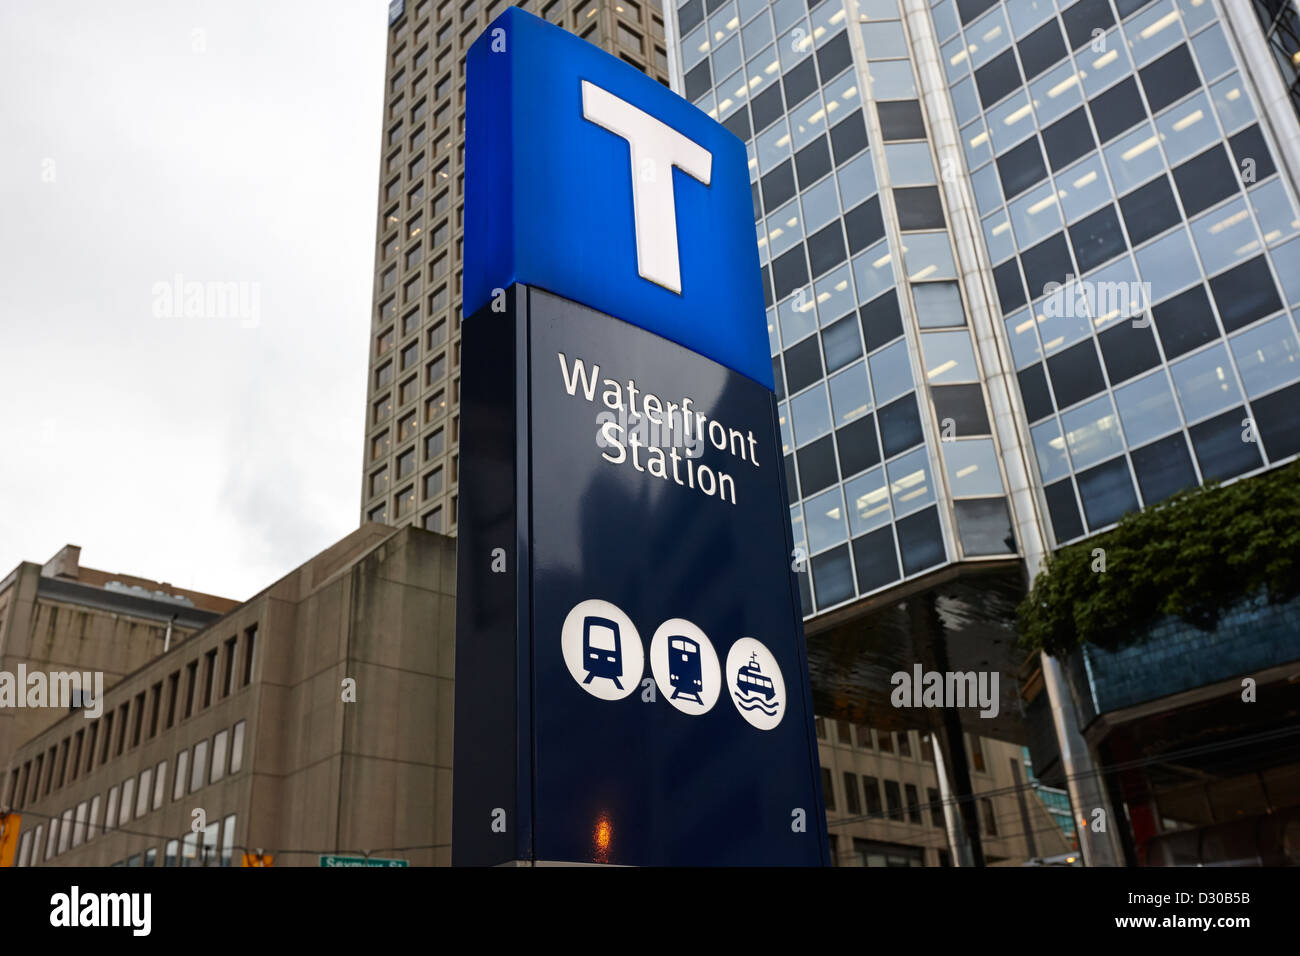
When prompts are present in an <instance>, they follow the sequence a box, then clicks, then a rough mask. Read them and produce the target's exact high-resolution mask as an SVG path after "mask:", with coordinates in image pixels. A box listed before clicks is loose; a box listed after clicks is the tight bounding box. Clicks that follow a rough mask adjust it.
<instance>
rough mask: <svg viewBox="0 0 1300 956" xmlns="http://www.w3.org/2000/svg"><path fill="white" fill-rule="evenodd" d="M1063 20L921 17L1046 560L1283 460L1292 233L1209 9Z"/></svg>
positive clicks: (997, 10) (958, 10)
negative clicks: (998, 316)
mask: <svg viewBox="0 0 1300 956" xmlns="http://www.w3.org/2000/svg"><path fill="white" fill-rule="evenodd" d="M1059 7H1060V9H1059V12H1058V11H1057V9H1054V8H1053V7H1052V6H1051V5H1050V4H1044V3H1038V4H1026V3H1014V4H1013V3H1008V4H997V5H989V4H977V5H974V6H972V5H968V4H956V5H954V4H953V3H952V2H951V0H942V2H939V3H936V4H934V5H933V6H932V8H931V14H932V22H933V24H934V29H935V34H936V36H937V40H938V42H939V44H940V46H941V50H942V60H943V64H944V68H945V70H946V73H947V83H948V86H949V92H950V97H951V106H952V110H953V114H954V116H955V118H956V121H957V123H958V124H959V127H960V133H961V137H962V143H963V151H964V153H965V161H966V164H967V166H968V172H969V174H970V177H971V183H972V186H973V192H974V196H975V201H976V206H977V208H978V213H979V215H980V217H981V220H982V230H981V231H982V234H983V238H984V243H985V247H986V248H987V250H988V254H989V259H990V261H991V262H992V264H993V275H994V280H995V285H996V292H997V299H998V304H999V305H1000V308H1001V313H1002V321H1003V323H1004V326H1005V332H1006V337H1007V339H1008V341H1009V343H1010V352H1011V355H1012V358H1013V361H1014V364H1015V369H1016V375H1017V381H1018V385H1019V389H1020V392H1021V398H1022V400H1023V404H1024V408H1025V412H1026V415H1027V417H1028V419H1029V424H1030V429H1031V433H1032V436H1033V446H1034V458H1035V464H1036V465H1037V468H1038V472H1039V475H1038V477H1039V481H1040V483H1041V485H1042V486H1043V498H1044V501H1045V504H1046V506H1047V511H1048V514H1049V517H1050V524H1051V527H1052V530H1053V533H1054V536H1055V538H1056V542H1057V544H1063V543H1065V542H1068V541H1072V540H1075V539H1078V538H1080V537H1082V536H1084V535H1087V534H1091V533H1094V532H1097V531H1100V530H1103V529H1105V528H1107V527H1109V526H1111V525H1112V524H1114V522H1116V521H1117V520H1118V519H1119V518H1120V517H1121V516H1122V515H1123V514H1125V513H1126V512H1129V511H1134V510H1137V509H1138V508H1141V507H1146V506H1150V505H1153V504H1156V503H1158V502H1160V501H1162V500H1164V499H1165V498H1167V497H1169V496H1170V495H1172V494H1174V493H1175V492H1177V491H1179V490H1181V489H1184V488H1188V487H1194V486H1196V485H1199V484H1201V483H1203V482H1206V481H1211V480H1223V479H1227V478H1234V477H1237V476H1240V475H1244V474H1248V473H1250V472H1253V471H1256V470H1258V469H1261V468H1264V467H1266V466H1268V465H1271V464H1273V463H1275V462H1277V461H1280V460H1282V459H1285V458H1287V457H1289V456H1290V455H1293V454H1295V453H1296V452H1297V451H1300V435H1298V434H1297V432H1296V430H1295V429H1294V427H1293V426H1292V425H1291V423H1290V421H1291V413H1290V412H1289V411H1287V409H1290V408H1294V407H1295V406H1296V403H1297V402H1300V382H1298V381H1297V380H1298V379H1300V363H1297V361H1296V358H1295V356H1296V355H1297V354H1298V353H1300V337H1298V336H1297V330H1296V321H1295V311H1294V310H1295V308H1296V307H1297V306H1298V305H1300V279H1297V278H1296V277H1297V276H1300V235H1297V233H1300V218H1298V217H1297V214H1296V203H1295V197H1294V195H1293V190H1292V187H1291V185H1290V184H1289V183H1288V182H1287V181H1286V180H1285V178H1284V177H1283V176H1281V175H1280V174H1279V172H1278V170H1277V164H1276V161H1275V159H1274V157H1275V156H1276V148H1275V146H1274V144H1272V143H1271V142H1270V139H1269V135H1268V133H1267V132H1266V131H1265V129H1264V126H1263V124H1261V123H1260V119H1259V109H1258V106H1257V104H1256V103H1255V102H1254V101H1253V98H1252V94H1251V84H1250V83H1248V82H1247V81H1246V80H1245V79H1244V74H1247V73H1249V72H1250V70H1251V68H1252V65H1251V64H1248V63H1244V62H1243V61H1242V58H1241V56H1240V53H1239V51H1237V50H1236V49H1235V48H1234V43H1233V40H1232V37H1231V34H1230V32H1229V31H1228V30H1226V29H1225V24H1224V23H1222V22H1221V21H1220V19H1219V17H1218V11H1217V8H1216V6H1215V5H1214V4H1213V3H1210V2H1207V0H1156V2H1152V3H1134V2H1119V3H1116V4H1115V5H1114V6H1112V5H1111V4H1109V3H1104V2H1093V0H1080V2H1076V3H1061V4H1060V5H1059ZM1293 19H1294V18H1292V20H1293ZM1270 22H1271V21H1270ZM1060 283H1064V288H1063V289H1062V288H1061V287H1060V286H1059V285H1058V284H1060ZM1247 433H1249V434H1250V436H1251V437H1250V438H1249V439H1248V440H1242V435H1243V434H1247Z"/></svg>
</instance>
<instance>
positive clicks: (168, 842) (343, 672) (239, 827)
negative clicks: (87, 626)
mask: <svg viewBox="0 0 1300 956" xmlns="http://www.w3.org/2000/svg"><path fill="white" fill-rule="evenodd" d="M454 579H455V546H454V543H453V542H452V541H451V540H450V539H448V538H445V537H442V536H439V535H432V534H428V533H426V532H424V531H421V530H418V529H415V528H409V527H408V528H405V529H394V528H391V527H386V526H383V525H376V524H366V525H364V526H362V527H361V528H360V529H359V530H357V531H355V532H353V533H352V534H350V535H348V536H347V537H346V538H344V539H343V540H342V541H340V542H338V543H337V544H335V545H334V546H333V547H331V548H329V549H328V550H326V551H324V552H322V553H321V554H319V555H317V556H316V557H315V558H313V559H312V560H310V561H308V562H307V563H306V564H304V565H303V566H302V567H300V568H298V569H297V570H295V571H293V572H292V573H290V574H289V575H287V576H286V577H284V578H283V579H281V580H280V581H278V582H276V583H275V584H273V585H272V586H271V587H269V588H267V589H266V590H265V591H263V592H262V593H261V594H259V595H257V596H256V597H254V598H253V599H251V600H250V601H248V602H246V603H244V604H242V605H239V606H237V607H234V608H233V609H232V610H230V612H229V613H227V614H225V615H224V616H221V617H220V618H219V619H216V620H214V621H211V622H210V623H208V624H207V625H206V626H204V627H203V628H201V629H199V630H197V632H191V633H189V634H187V635H185V636H184V638H183V639H180V640H175V641H174V642H173V644H172V646H171V648H170V650H168V651H167V652H166V653H164V654H161V655H160V656H159V655H153V656H152V658H151V659H149V660H148V661H147V662H145V663H143V664H141V665H139V666H136V667H135V668H134V669H133V670H131V672H130V673H128V674H126V675H125V676H124V677H123V678H122V679H121V680H119V681H117V682H116V683H115V684H114V686H113V687H112V688H111V689H110V690H109V691H107V693H106V699H105V701H104V706H103V715H102V716H101V717H100V718H99V719H97V720H88V719H86V717H85V716H84V715H83V714H82V713H80V712H78V711H74V712H72V713H69V714H66V715H63V716H60V715H58V714H53V715H50V717H51V718H52V719H51V720H49V721H47V726H46V727H45V728H44V729H43V730H42V731H41V732H39V733H37V734H35V735H34V736H33V737H32V738H31V739H30V740H27V741H26V742H25V743H23V744H22V745H21V746H19V747H17V748H16V749H15V750H14V751H13V753H12V755H7V757H6V759H4V761H3V764H2V765H3V767H4V777H3V784H2V785H0V801H2V805H3V806H5V807H8V808H9V809H11V810H12V811H13V812H15V813H18V814H20V815H21V831H20V835H19V838H18V839H19V842H18V848H17V858H16V865H18V866H35V865H42V866H45V865H77V866H105V865H114V864H125V865H129V866H137V865H139V866H154V865H159V866H196V865H213V866H216V865H220V866H229V865H232V864H233V865H239V864H240V861H241V858H242V854H243V853H244V852H246V851H247V852H258V851H263V852H265V853H267V854H271V855H272V857H273V860H274V865H275V866H286V865H288V866H316V865H318V856H319V855H320V854H334V853H342V854H348V853H349V851H351V852H353V853H355V854H356V855H361V854H363V853H365V852H367V851H370V852H375V853H377V854H378V855H383V856H388V857H395V858H401V859H406V860H409V861H410V862H411V863H412V864H413V865H430V864H437V863H442V864H446V863H449V862H450V859H451V850H450V840H451V757H452V754H451V748H452V680H451V675H452V667H453V653H454V648H455V642H454V630H455V623H454V622H455V613H454V600H455V599H454V596H453V595H454Z"/></svg>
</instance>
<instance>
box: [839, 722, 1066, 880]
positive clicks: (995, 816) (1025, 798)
mask: <svg viewBox="0 0 1300 956" xmlns="http://www.w3.org/2000/svg"><path fill="white" fill-rule="evenodd" d="M817 746H818V751H819V754H820V757H821V765H822V794H823V799H824V801H825V805H826V822H827V825H828V828H829V830H830V841H831V860H832V864H833V865H834V866H848V867H854V866H857V867H863V866H868V867H875V866H952V865H953V859H952V852H951V842H950V838H949V835H948V828H949V826H950V825H951V821H950V819H949V817H950V815H951V814H953V813H955V812H956V810H957V808H956V806H955V804H954V803H953V800H952V798H951V796H946V795H945V794H944V790H943V788H944V784H943V782H942V781H941V780H940V777H939V772H938V769H937V768H936V764H935V755H934V748H933V744H932V739H931V736H930V735H929V734H927V733H924V732H917V731H912V730H901V731H892V732H891V731H887V730H881V729H880V728H873V727H868V726H867V725H865V724H858V725H854V724H852V723H850V722H849V721H847V720H827V719H825V718H821V717H819V718H817ZM965 747H966V750H967V756H968V759H969V761H970V764H971V768H972V777H973V780H974V783H975V786H976V788H977V789H976V790H975V791H974V792H973V793H972V795H971V797H970V798H969V799H970V800H971V802H972V803H973V805H974V809H975V818H976V819H977V820H978V821H979V823H978V827H979V834H980V838H981V841H982V844H983V848H984V860H985V863H986V864H987V865H990V866H998V865H1008V866H1016V865H1024V864H1025V863H1028V862H1029V861H1032V860H1042V859H1049V858H1056V857H1060V856H1063V855H1066V854H1068V853H1069V852H1070V851H1071V850H1073V849H1076V847H1075V846H1074V843H1073V839H1072V838H1073V834H1072V833H1070V834H1067V833H1066V832H1065V831H1063V830H1062V828H1061V826H1060V823H1059V821H1058V820H1057V819H1056V817H1055V815H1054V814H1053V812H1052V808H1051V807H1050V806H1049V805H1048V804H1047V803H1046V802H1045V800H1044V797H1043V794H1042V792H1041V791H1039V790H1038V789H1036V788H1027V787H1025V786H1024V784H1025V783H1026V780H1027V776H1026V774H1027V771H1028V769H1029V768H1028V765H1027V763H1026V757H1025V754H1024V753H1023V752H1022V748H1020V747H1017V746H1016V745H1014V744H1009V743H1006V742H1005V741H1000V740H995V739H992V738H986V737H978V736H971V735H970V734H966V735H965ZM1066 816H1067V818H1068V816H1069V812H1068V810H1067V811H1066Z"/></svg>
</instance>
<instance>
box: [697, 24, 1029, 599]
mask: <svg viewBox="0 0 1300 956" xmlns="http://www.w3.org/2000/svg"><path fill="white" fill-rule="evenodd" d="M860 6H862V5H861V4H860ZM810 7H811V9H810ZM860 12H862V13H864V14H867V20H868V22H865V23H861V24H853V25H850V24H849V23H848V17H847V15H846V13H845V8H844V6H843V4H842V3H839V2H837V0H823V2H821V3H813V4H808V3H805V2H803V0H776V2H774V3H771V4H768V3H761V2H753V0H746V2H739V3H730V4H721V5H718V4H712V5H710V4H703V3H699V2H696V0H688V2H686V3H684V4H679V5H678V7H677V19H678V27H679V33H680V35H681V37H682V40H681V43H680V46H679V49H680V55H681V58H682V63H681V65H682V72H683V78H684V79H683V88H684V92H685V94H686V96H687V97H688V99H690V100H691V101H692V102H694V103H695V104H696V105H697V106H698V107H699V108H700V109H702V110H704V111H705V112H707V113H709V115H711V116H714V117H715V118H717V119H718V120H719V121H720V122H722V123H723V124H724V125H725V126H727V127H728V129H730V130H731V131H732V132H733V133H735V134H736V135H737V136H738V137H740V138H741V139H743V140H745V141H746V146H747V151H748V159H749V172H750V179H751V184H752V186H751V192H752V198H753V212H754V219H755V232H756V239H757V243H758V249H759V260H760V264H761V266H762V270H763V285H764V296H765V301H766V305H767V307H768V314H767V318H768V333H769V341H770V345H771V351H772V358H773V372H774V378H775V380H776V385H777V398H778V402H779V405H778V409H779V419H778V420H779V424H780V429H781V438H782V445H783V451H784V453H785V466H786V475H787V482H788V486H789V488H790V493H791V494H790V496H791V499H792V507H791V527H792V530H793V533H794V538H795V544H796V546H797V547H799V548H801V549H803V550H804V552H805V553H807V554H808V555H809V562H808V568H807V573H805V574H801V575H800V576H799V580H800V585H801V597H802V603H803V609H804V612H805V614H809V613H812V612H813V611H815V610H822V609H826V608H829V607H833V606H835V605H837V604H841V603H845V602H847V601H851V600H854V599H856V597H858V596H859V595H862V594H866V593H870V592H873V591H877V590H880V589H882V588H884V587H887V586H889V585H891V584H893V583H894V582H896V581H898V580H900V579H902V578H904V577H910V576H912V575H916V574H920V573H923V572H925V571H926V570H928V569H930V568H933V567H934V566H935V565H937V564H939V563H942V562H943V561H945V560H948V558H949V553H950V552H949V547H948V545H947V544H946V543H945V540H944V535H943V532H942V530H941V521H940V518H939V502H938V499H937V496H936V492H935V488H936V482H937V481H938V480H939V479H938V477H937V476H936V474H935V467H934V465H933V464H932V461H933V457H934V456H933V454H932V453H931V452H930V451H928V450H927V448H926V445H925V434H926V429H925V426H924V424H923V416H926V415H927V414H928V409H927V403H928V402H929V400H930V392H929V389H928V388H927V385H928V383H926V382H925V381H924V380H923V378H922V377H921V375H919V374H918V373H917V372H916V371H914V368H915V365H914V363H913V362H912V361H911V358H910V356H911V352H912V350H913V349H912V346H910V345H909V340H908V337H907V336H908V332H909V331H910V330H909V328H908V326H909V325H910V317H909V316H910V313H911V311H912V310H911V309H910V303H909V302H908V301H907V300H906V299H905V298H904V296H905V295H906V289H907V286H906V284H904V285H903V286H902V288H901V290H900V285H899V283H900V281H901V279H902V278H903V277H904V276H907V277H910V278H912V279H913V280H914V281H916V282H918V283H924V284H925V286H924V290H923V292H924V293H925V296H926V302H927V308H926V309H925V310H924V315H925V316H926V318H927V319H929V320H932V321H933V323H934V325H933V327H935V328H952V329H954V330H956V329H964V325H965V318H964V312H963V309H962V307H961V301H960V295H959V294H958V293H957V292H956V272H955V268H954V266H953V265H952V254H951V250H950V248H949V242H948V238H947V234H946V231H943V230H945V229H946V222H945V221H944V219H943V216H942V211H941V209H939V202H938V198H937V193H938V190H937V185H936V184H937V178H936V175H935V172H936V167H935V163H934V161H933V159H932V157H931V155H930V149H929V145H928V143H927V142H926V140H925V128H924V124H923V123H922V122H921V121H920V108H919V106H918V104H917V90H916V81H915V77H914V75H913V71H912V67H911V63H910V61H909V60H908V59H907V57H908V46H907V44H906V43H905V42H902V38H903V32H902V29H903V28H902V24H901V21H900V16H901V14H900V13H899V9H898V6H897V4H896V3H895V2H894V0H872V2H871V3H869V4H866V5H865V6H862V9H861V11H860ZM850 30H858V31H859V32H860V33H862V34H863V38H864V40H865V38H866V35H867V34H870V35H871V42H870V43H866V44H865V46H866V49H867V50H868V51H869V56H870V57H871V58H872V59H871V60H870V63H869V66H870V70H871V82H872V83H873V85H874V93H875V99H876V100H879V101H881V102H879V103H877V104H875V105H876V107H878V109H877V111H876V112H877V113H878V114H879V115H873V116H871V117H868V115H867V114H866V113H865V112H864V96H863V91H862V85H863V80H862V78H861V70H860V69H858V68H856V67H855V63H854V56H853V52H852V50H853V38H851V37H850ZM885 100H888V101H890V102H889V103H888V104H886V103H884V102H883V101H885ZM877 124H879V126H880V128H882V130H883V132H884V134H885V141H884V142H882V143H881V148H880V149H879V150H875V149H872V148H871V145H872V144H871V138H872V136H873V135H874V134H873V133H872V132H871V127H873V126H876V125H877ZM878 163H879V164H884V163H888V164H889V170H890V172H891V173H894V174H895V175H896V178H897V179H898V184H897V185H899V186H906V187H907V192H906V193H903V192H902V191H901V190H896V191H895V192H896V193H897V195H896V196H894V197H892V199H893V200H894V201H895V202H896V203H897V205H898V206H899V208H900V214H904V213H905V214H906V219H905V221H904V222H903V223H902V225H903V226H904V228H909V229H914V230H917V232H916V233H915V235H914V236H913V235H908V236H907V237H906V240H905V241H904V242H903V243H902V244H901V245H900V244H899V243H898V241H897V239H893V238H891V237H890V235H889V230H887V228H886V215H887V214H888V210H889V205H888V201H887V198H886V197H885V196H882V195H881V190H880V188H879V187H878V185H877V184H878V182H880V181H882V177H881V176H878V175H877V172H878V170H879V169H880V166H878V165H877V164H878ZM894 235H898V232H897V231H895V232H894ZM918 288H920V287H919V286H918ZM954 297H955V304H954V302H953V299H954ZM918 310H919V309H918ZM928 327H930V326H927V328H928ZM962 334H963V335H967V336H968V333H966V332H964V331H963V332H962ZM968 348H969V347H968ZM932 351H933V352H934V355H935V361H934V362H933V363H932V364H933V367H938V366H940V365H944V363H947V362H952V363H953V364H952V365H951V366H949V367H947V368H945V369H944V371H943V372H942V373H941V374H942V375H946V376H948V377H947V378H942V379H941V380H940V381H938V382H936V383H935V386H936V387H943V388H951V387H953V386H951V385H949V382H953V383H954V385H958V386H960V385H961V384H962V383H970V382H971V368H972V367H973V364H974V363H973V359H971V360H968V358H967V354H966V351H964V350H963V348H962V347H961V345H960V344H959V343H958V342H957V341H956V336H949V337H948V338H947V339H946V340H943V341H942V342H939V341H936V343H935V346H934V348H933V349H932ZM976 387H977V388H978V386H976ZM939 397H940V396H938V395H936V399H935V400H936V401H938V400H939ZM942 397H943V398H944V399H945V400H947V401H949V403H950V404H955V405H959V406H960V407H962V408H963V409H964V407H965V404H966V403H968V402H967V398H966V396H965V395H955V396H949V395H943V396H942ZM981 405H982V400H981ZM982 418H983V416H978V417H976V418H974V419H972V420H971V421H969V422H966V421H963V423H962V424H963V426H964V427H965V428H967V429H968V431H969V434H972V435H978V434H980V433H981V432H980V429H981V428H984V427H985V426H984V425H983V422H982V421H981V419H982ZM984 434H987V431H985V432H984ZM960 437H961V438H962V439H963V440H964V439H965V438H966V437H967V434H961V436H960ZM990 444H991V441H990ZM980 465H981V466H982V467H992V470H993V471H994V473H995V474H996V462H995V461H994V462H992V463H990V461H989V459H987V458H984V459H983V460H982V461H981V462H980ZM977 491H978V493H980V494H983V495H985V496H988V494H989V493H988V492H987V491H984V490H983V489H977ZM995 494H997V495H998V496H1001V494H1002V491H1001V488H1000V482H999V486H998V488H997V490H996V492H995ZM993 500H994V501H995V502H997V503H998V504H999V506H1002V507H1005V506H1003V505H1001V500H1000V497H999V498H994V499H993ZM1002 547H1003V548H1005V545H1002Z"/></svg>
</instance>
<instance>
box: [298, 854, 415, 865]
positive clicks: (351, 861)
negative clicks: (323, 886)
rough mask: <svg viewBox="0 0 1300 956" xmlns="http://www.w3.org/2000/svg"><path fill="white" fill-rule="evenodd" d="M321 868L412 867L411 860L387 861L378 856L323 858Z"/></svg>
mask: <svg viewBox="0 0 1300 956" xmlns="http://www.w3.org/2000/svg"><path fill="white" fill-rule="evenodd" d="M320 865H321V866H410V865H411V861H410V860H385V859H383V858H382V857H377V856H322V857H321V858H320Z"/></svg>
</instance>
